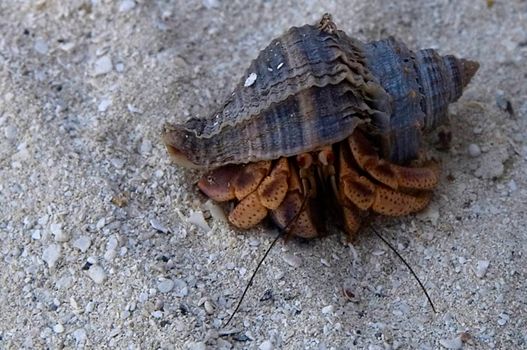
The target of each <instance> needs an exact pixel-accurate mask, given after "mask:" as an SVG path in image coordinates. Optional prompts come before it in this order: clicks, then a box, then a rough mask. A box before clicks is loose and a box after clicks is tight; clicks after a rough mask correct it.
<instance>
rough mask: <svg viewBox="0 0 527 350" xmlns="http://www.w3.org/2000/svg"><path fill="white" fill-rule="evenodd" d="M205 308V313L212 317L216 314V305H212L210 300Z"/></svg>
mask: <svg viewBox="0 0 527 350" xmlns="http://www.w3.org/2000/svg"><path fill="white" fill-rule="evenodd" d="M203 307H204V308H205V312H207V314H209V315H212V314H213V313H214V305H212V303H211V302H210V301H209V300H206V301H205V304H204V305H203Z"/></svg>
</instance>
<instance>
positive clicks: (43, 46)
mask: <svg viewBox="0 0 527 350" xmlns="http://www.w3.org/2000/svg"><path fill="white" fill-rule="evenodd" d="M34 49H35V51H36V52H38V53H39V54H42V55H45V54H47V53H48V51H49V47H48V43H47V42H46V41H44V39H42V38H37V39H36V40H35V46H34Z"/></svg>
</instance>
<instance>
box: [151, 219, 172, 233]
mask: <svg viewBox="0 0 527 350" xmlns="http://www.w3.org/2000/svg"><path fill="white" fill-rule="evenodd" d="M150 225H151V226H152V227H153V228H154V229H155V230H156V231H159V232H162V233H168V232H169V230H168V228H167V227H166V226H165V225H163V224H162V223H161V222H160V221H159V220H157V219H155V218H154V219H150Z"/></svg>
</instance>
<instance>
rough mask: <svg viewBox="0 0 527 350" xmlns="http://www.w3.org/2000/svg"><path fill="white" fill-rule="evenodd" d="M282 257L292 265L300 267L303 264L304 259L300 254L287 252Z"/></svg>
mask: <svg viewBox="0 0 527 350" xmlns="http://www.w3.org/2000/svg"><path fill="white" fill-rule="evenodd" d="M282 259H283V260H284V261H285V262H286V263H287V264H288V265H289V266H291V267H294V268H299V267H300V266H302V259H301V258H300V257H299V256H296V255H293V254H289V253H285V254H283V255H282Z"/></svg>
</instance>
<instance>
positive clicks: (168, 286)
mask: <svg viewBox="0 0 527 350" xmlns="http://www.w3.org/2000/svg"><path fill="white" fill-rule="evenodd" d="M172 288H174V281H172V280H171V279H164V280H161V281H159V282H158V283H157V289H158V290H159V291H160V292H161V293H168V292H170V291H171V290H172Z"/></svg>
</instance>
